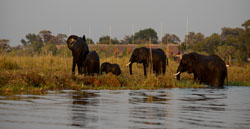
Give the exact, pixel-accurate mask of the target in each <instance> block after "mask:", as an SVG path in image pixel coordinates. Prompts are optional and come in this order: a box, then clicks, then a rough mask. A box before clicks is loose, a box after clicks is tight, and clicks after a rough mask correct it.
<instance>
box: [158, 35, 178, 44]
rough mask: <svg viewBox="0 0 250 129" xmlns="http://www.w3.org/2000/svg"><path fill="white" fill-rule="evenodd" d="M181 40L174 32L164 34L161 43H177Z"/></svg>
mask: <svg viewBox="0 0 250 129" xmlns="http://www.w3.org/2000/svg"><path fill="white" fill-rule="evenodd" d="M180 41H181V40H180V38H179V37H178V36H176V35H175V34H172V35H171V34H169V33H167V34H165V36H163V37H162V43H163V44H168V43H179V42H180Z"/></svg>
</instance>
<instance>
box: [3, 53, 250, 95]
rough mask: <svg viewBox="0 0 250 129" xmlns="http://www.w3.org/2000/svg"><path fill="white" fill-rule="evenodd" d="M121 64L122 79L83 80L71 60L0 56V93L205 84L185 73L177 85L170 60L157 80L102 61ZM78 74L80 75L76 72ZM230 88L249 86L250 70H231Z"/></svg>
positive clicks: (124, 59)
mask: <svg viewBox="0 0 250 129" xmlns="http://www.w3.org/2000/svg"><path fill="white" fill-rule="evenodd" d="M106 61H108V62H111V63H117V64H119V66H120V68H121V70H122V75H120V76H114V75H112V74H103V75H95V76H86V77H85V76H84V75H75V76H72V74H71V67H72V57H59V56H38V57H19V56H14V57H13V56H0V91H2V92H3V91H4V92H10V91H46V90H62V89H73V90H82V89H163V88H187V87H191V88H199V87H204V85H203V84H197V83H194V82H193V80H192V79H193V76H192V75H190V74H186V73H183V74H182V75H181V80H180V81H177V80H176V79H175V78H174V76H173V74H174V73H175V72H176V69H177V67H178V63H176V62H174V61H172V60H169V66H167V69H166V74H165V75H159V76H157V77H156V76H155V75H154V74H150V72H148V76H147V77H144V75H143V66H142V64H136V63H134V64H133V75H130V74H129V68H128V67H127V66H126V63H127V62H128V61H129V57H128V56H125V57H122V58H116V57H109V58H102V59H101V63H102V62H106ZM76 73H77V72H76ZM228 73H229V74H228V81H229V85H237V86H238V85H239V86H240V85H247V86H250V66H249V65H245V66H244V67H237V66H233V67H229V68H228Z"/></svg>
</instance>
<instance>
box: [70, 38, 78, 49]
mask: <svg viewBox="0 0 250 129" xmlns="http://www.w3.org/2000/svg"><path fill="white" fill-rule="evenodd" d="M78 38H79V37H78V36H76V35H70V36H69V38H68V39H67V45H68V48H69V49H72V46H73V44H74V43H75V41H76V40H77V39H78Z"/></svg>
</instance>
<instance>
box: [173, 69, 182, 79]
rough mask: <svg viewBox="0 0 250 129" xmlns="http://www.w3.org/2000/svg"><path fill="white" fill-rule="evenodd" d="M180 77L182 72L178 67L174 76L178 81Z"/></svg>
mask: <svg viewBox="0 0 250 129" xmlns="http://www.w3.org/2000/svg"><path fill="white" fill-rule="evenodd" d="M180 75H181V70H180V67H178V69H177V71H176V74H174V76H176V78H177V80H180Z"/></svg>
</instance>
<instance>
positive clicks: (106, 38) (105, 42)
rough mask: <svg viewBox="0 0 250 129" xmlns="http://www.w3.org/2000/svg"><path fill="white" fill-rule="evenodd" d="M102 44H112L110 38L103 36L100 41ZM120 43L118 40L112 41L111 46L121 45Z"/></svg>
mask: <svg viewBox="0 0 250 129" xmlns="http://www.w3.org/2000/svg"><path fill="white" fill-rule="evenodd" d="M99 43H100V44H109V43H110V37H109V36H102V37H100V39H99ZM119 43H120V41H119V40H118V39H117V38H114V39H111V44H119Z"/></svg>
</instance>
